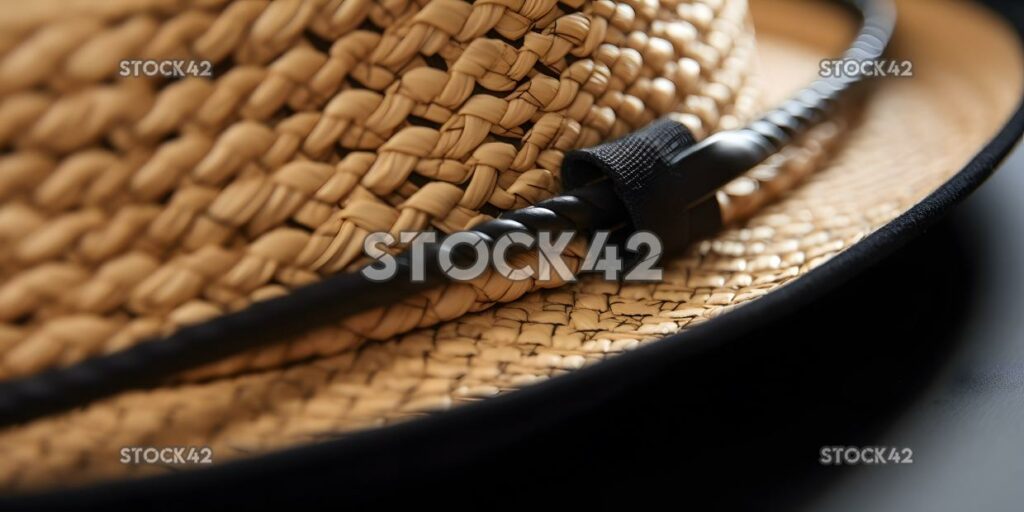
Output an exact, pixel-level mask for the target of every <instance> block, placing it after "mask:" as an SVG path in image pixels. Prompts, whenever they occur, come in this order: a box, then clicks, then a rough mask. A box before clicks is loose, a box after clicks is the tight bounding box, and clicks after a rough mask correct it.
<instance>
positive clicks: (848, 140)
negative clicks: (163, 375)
mask: <svg viewBox="0 0 1024 512" xmlns="http://www.w3.org/2000/svg"><path fill="white" fill-rule="evenodd" d="M785 4H786V2H776V0H771V2H768V1H767V0H766V1H765V2H763V3H761V4H760V5H761V6H762V8H764V7H765V6H770V9H766V10H764V11H759V12H757V15H758V21H759V23H760V22H762V21H764V20H769V21H774V22H775V25H774V26H775V31H776V37H775V38H772V37H767V38H765V39H762V40H760V41H759V47H760V48H761V50H762V52H763V56H765V57H766V64H767V65H766V66H765V67H764V68H765V69H766V70H771V76H770V78H771V80H766V83H765V86H766V93H767V94H768V96H769V99H770V100H772V101H774V100H775V99H778V98H779V97H782V96H783V95H784V94H785V93H787V92H788V91H789V90H790V89H791V88H792V87H794V86H797V85H800V83H801V82H802V81H803V80H804V77H807V76H811V75H813V73H814V71H815V68H816V63H817V61H818V60H819V59H821V58H822V57H824V56H825V55H826V53H825V50H823V48H825V47H828V46H829V44H828V41H831V39H829V37H827V36H826V34H833V33H834V32H836V30H835V27H836V26H837V25H836V24H828V23H825V22H826V21H827V20H829V18H828V17H824V16H823V17H822V18H817V17H815V19H821V21H822V23H821V25H820V30H818V31H816V32H815V31H811V32H812V33H813V35H814V38H815V39H814V41H812V42H811V43H809V44H810V46H811V48H813V49H810V50H809V49H808V46H806V45H801V44H793V43H792V42H789V41H780V40H779V39H778V37H777V34H778V33H787V34H788V33H794V32H799V30H797V28H798V27H797V25H799V26H803V27H806V24H805V22H804V21H803V19H804V18H801V16H808V17H809V14H805V13H806V11H804V10H803V9H806V5H807V4H795V6H790V7H789V8H788V10H787V9H786V8H784V7H785ZM934 5H936V3H935V2H933V0H906V1H904V2H902V3H901V8H903V9H905V10H908V11H911V12H913V11H914V10H922V9H931V8H933V6H934ZM952 5H953V4H952V3H950V4H948V5H947V8H952V7H950V6H952ZM964 5H966V4H964ZM776 9H778V10H777V11H776ZM794 9H797V10H799V11H794ZM798 14H799V15H798ZM814 14H815V15H820V14H821V13H817V12H816V13H814ZM918 14H923V13H918ZM952 14H954V15H955V19H957V20H958V23H957V24H952V25H950V30H951V31H950V33H942V34H938V33H935V31H934V30H933V25H932V23H931V21H930V20H929V18H928V17H927V16H914V15H913V14H911V15H909V16H905V17H903V21H902V22H901V28H900V31H901V32H900V33H901V34H902V36H901V37H902V38H903V39H902V43H901V44H900V45H898V46H897V47H896V49H895V50H896V53H895V55H894V56H895V57H899V58H902V57H906V58H911V59H914V61H915V62H916V63H917V64H918V66H917V67H916V69H917V73H918V75H917V76H916V77H915V79H914V80H909V81H892V82H887V83H885V84H884V86H883V87H880V88H879V90H878V91H877V92H876V94H875V96H873V97H872V99H871V101H870V103H868V104H867V105H866V108H865V109H864V112H863V114H862V115H861V116H860V120H859V121H858V120H856V119H854V120H851V121H850V122H849V125H850V126H849V128H850V130H849V135H848V136H844V137H842V138H841V140H839V139H838V138H837V135H838V133H839V130H838V129H839V128H840V125H841V124H842V123H830V124H826V125H823V126H822V127H821V128H820V129H818V130H816V131H815V132H814V133H812V134H811V136H809V137H808V138H807V139H806V140H804V141H801V142H800V144H799V145H797V146H794V147H793V148H790V149H788V150H787V151H786V152H785V153H784V154H783V155H782V156H780V157H777V158H774V159H773V160H772V161H770V162H767V163H766V164H765V165H763V166H761V167H759V168H757V169H755V170H753V171H752V172H751V173H749V175H748V176H747V177H745V178H743V179H740V180H737V181H736V182H734V183H733V184H730V185H729V186H728V187H726V189H725V190H724V191H723V194H724V195H725V196H726V197H723V198H722V199H724V200H726V201H727V205H728V206H727V208H726V210H725V211H726V213H727V214H728V216H729V217H730V218H733V219H739V218H742V217H744V216H745V215H748V214H749V213H750V212H752V211H753V208H754V207H755V206H758V205H757V203H758V202H760V201H762V200H763V199H764V197H765V196H764V194H763V191H762V190H761V189H760V188H759V187H761V186H765V187H768V188H771V187H773V186H778V185H780V184H784V183H785V182H786V181H788V180H795V179H800V178H801V177H803V176H805V175H807V173H808V172H810V171H812V170H814V169H815V168H816V167H820V166H821V165H822V164H823V163H826V162H827V164H826V165H825V168H824V170H822V171H821V172H818V173H816V174H814V175H813V176H810V177H809V178H808V179H807V182H806V183H805V184H804V185H803V186H801V187H799V188H796V189H794V190H793V192H792V193H791V194H789V195H787V196H786V197H785V199H784V200H782V201H780V202H778V203H775V204H772V205H768V206H766V207H763V208H760V209H757V210H756V213H754V215H753V216H752V217H750V218H749V219H748V220H746V221H744V222H742V223H740V224H735V225H734V226H733V227H732V228H730V229H727V230H725V231H723V232H722V233H720V234H719V235H717V236H715V237H714V238H713V239H711V240H708V241H705V242H702V243H700V244H698V245H697V246H695V247H693V248H692V250H691V251H690V252H689V253H688V254H687V255H686V256H685V257H683V258H680V259H678V260H674V261H672V262H668V263H667V267H666V274H665V279H664V281H663V282H660V283H656V284H623V285H620V284H617V283H609V282H605V281H600V280H596V279H584V280H582V281H581V282H578V283H575V284H570V285H566V286H563V287H561V288H558V289H553V290H544V291H540V292H538V293H531V294H528V295H526V296H524V297H523V298H521V299H519V300H517V301H514V302H511V303H509V304H505V305H499V306H496V307H493V308H490V309H486V310H482V311H480V312H476V313H472V314H467V315H464V316H462V317H460V318H459V319H457V320H455V321H450V322H446V323H443V324H441V325H438V326H436V327H432V328H426V329H418V330H415V331H413V332H410V333H407V334H404V335H402V336H398V337H394V338H391V339H388V340H386V341H383V342H368V343H363V344H358V345H352V346H351V347H350V348H348V349H345V350H343V351H341V352H340V353H337V354H336V355H334V356H331V357H323V358H317V359H315V360H312V361H308V362H304V363H301V364H294V365H291V366H288V367H283V366H276V367H274V368H272V369H269V370H264V371H252V372H249V373H247V374H245V375H237V376H233V377H229V378H218V379H212V380H209V381H208V382H203V383H189V384H182V385H179V386H167V387H163V388H160V389H155V390H149V391H145V392H131V393H125V394H122V395H119V396H117V397H114V398H111V399H108V400H104V401H102V402H98V403H96V404H93V405H91V406H89V407H86V408H84V409H82V410H80V411H74V412H69V413H66V414H62V415H58V416H54V417H50V418H46V419H43V420H39V421H36V422H33V423H31V424H28V425H24V426H20V427H15V428H10V429H6V430H5V431H3V432H2V433H0V461H2V463H0V486H3V487H7V488H26V487H31V486H39V485H54V484H67V483H70V482H81V481H86V480H90V479H96V478H102V477H109V476H115V475H116V476H122V475H125V474H126V473H130V474H146V473H151V472H162V471H164V470H163V469H162V468H160V467H157V466H125V465H121V464H119V463H118V456H117V454H118V450H119V449H120V448H121V447H123V446H139V445H157V446H166V445H174V446H180V445H210V446H211V447H213V450H214V454H215V455H214V457H215V459H216V460H217V461H224V460H229V459H232V458H236V457H244V456H247V455H251V454H254V453H262V452H265V451H267V450H271V449H275V448H280V447H284V446H291V445H295V444H298V443H307V442H310V441H315V440H317V439H321V438H323V437H324V436H331V435H338V434H339V433H343V432H347V431H351V430H353V429H359V428H366V427H372V426H377V425H382V424H387V423H390V422H394V421H401V420H404V419H407V418H415V417H417V416H420V415H422V414H424V413H425V412H426V411H434V410H438V409H444V408H448V407H451V406H455V405H458V404H464V403H469V402H473V401H476V400H480V399H485V398H486V397H489V396H493V395H495V394H497V393H502V392H507V391H510V390H514V389H516V388H519V387H521V386H524V385H527V384H530V383H533V382H537V381H540V380H543V379H547V378H549V377H552V376H557V375H560V374H562V373H565V372H568V371H572V370H574V369H576V368H580V367H582V366H585V365H588V364H592V363H594V362H597V361H600V360H601V359H604V358H607V357H614V356H615V355H616V354H620V353H622V352H624V351H626V350H629V349H631V348H634V347H637V346H640V345H643V344H645V343H650V342H655V340H657V339H658V338H660V337H661V336H663V335H664V334H667V333H671V332H675V331H677V330H680V329H686V328H688V327H690V326H693V325H695V324H699V323H701V322H704V321H706V320H707V319H709V318H712V317H715V316H717V315H720V314H722V313H723V312H726V311H728V310H729V309H730V308H732V307H735V306H737V305H740V304H743V303H745V302H748V301H750V300H754V299H756V298H757V297H760V296H763V295H765V294H766V293H770V292H771V291H772V290H776V289H778V288H779V287H780V286H783V285H785V284H786V283H788V282H790V281H792V280H794V279H798V278H799V277H800V276H801V275H803V274H805V273H807V272H808V271H810V270H811V269H813V268H815V267H817V266H818V265H821V264H822V263H824V262H826V261H828V259H829V258H831V257H832V256H834V255H835V254H837V253H839V252H840V251H842V250H844V249H845V248H847V247H849V246H850V245H852V244H854V243H856V242H857V241H859V240H861V239H863V238H864V237H865V236H867V235H868V234H869V233H871V232H872V231H874V230H876V229H878V228H879V227H881V226H883V225H885V223H887V222H888V221H889V220H891V219H892V218H893V217H895V216H896V215H899V214H900V213H901V212H904V211H906V209H907V208H909V207H910V206H912V205H914V204H916V203H917V202H918V201H920V200H921V198H923V197H924V196H925V195H927V194H928V193H930V192H932V191H933V190H935V188H936V187H937V186H939V185H940V184H942V183H943V182H944V181H945V180H946V179H948V178H949V177H950V176H951V175H952V174H953V173H955V172H956V170H957V169H960V168H961V167H962V165H963V164H964V163H965V162H966V160H967V159H968V158H970V157H971V156H972V155H973V154H974V152H975V151H976V149H977V148H978V147H980V146H981V144H983V143H984V142H985V141H986V140H987V138H988V137H990V136H991V134H992V133H995V131H996V130H997V129H998V127H999V126H1000V125H1001V123H1002V122H1003V121H1004V120H1003V119H1002V118H998V117H1000V116H992V115H991V112H1010V111H1011V109H1012V108H1013V107H1014V106H1015V105H1016V104H1017V101H1018V100H1019V95H1018V91H1019V90H1020V87H1021V86H1022V84H1021V80H1022V78H1021V77H1022V75H1021V74H1020V73H1019V70H1020V69H1021V67H1022V59H1021V55H1020V54H1019V49H1018V48H1019V44H1018V42H1017V39H1016V37H1015V36H1014V35H1013V34H1010V35H1007V34H1009V32H1006V33H1002V32H998V31H996V30H993V28H992V26H991V25H990V24H987V23H982V22H980V21H979V19H980V17H979V15H978V13H977V12H976V11H973V10H971V9H968V8H966V7H964V6H963V5H961V7H958V8H956V9H955V10H953V12H952ZM773 16H774V18H773ZM833 21H835V20H833ZM780 27H782V28H780ZM812 28H818V26H817V24H816V26H815V27H812ZM1001 38H1005V40H1003V39H1001ZM963 40H970V41H972V42H973V46H972V47H970V48H968V47H965V46H964V45H962V44H960V41H963ZM822 41H825V42H822ZM1006 41H1011V42H1010V43H1009V44H1007V43H1006ZM1007 48H1009V50H1007ZM978 51H981V52H982V54H984V55H989V56H993V58H997V57H998V62H1000V64H1001V66H1003V67H1005V69H1006V71H1005V72H1003V73H1002V74H995V75H994V74H992V73H990V72H986V70H988V71H991V70H990V69H989V68H988V64H986V63H985V62H983V61H982V60H981V59H978V58H977V53H976V52H978ZM949 68H953V69H960V70H963V71H965V72H964V73H963V75H962V77H961V79H958V80H949V79H948V78H949V77H948V75H947V69H949ZM1015 72H1016V73H1015ZM950 98H955V99H956V101H950ZM688 101H689V100H686V102H688ZM686 102H684V104H685V103H686ZM741 103H742V101H740V100H737V105H739V104H741ZM937 105H945V106H948V107H949V110H944V109H941V108H937ZM953 114H955V116H956V119H957V121H958V122H956V123H950V122H948V121H949V116H950V115H953ZM698 117H699V116H698ZM907 140H914V141H915V144H908V143H907V142H906V141H907ZM829 148H832V149H829ZM921 148H943V151H942V152H936V151H921V150H920V149H921ZM830 153H831V154H832V156H831V157H829V154H830ZM889 292H892V294H891V295H884V294H886V293H889ZM883 295H884V297H883ZM889 299H892V300H893V301H895V302H897V303H898V300H899V294H898V283H894V289H893V290H880V301H879V304H872V305H865V321H877V317H878V316H879V315H882V314H884V313H880V308H881V310H884V308H886V307H887V306H886V305H885V302H886V300H889ZM897 305H898V304H897ZM337 335H338V332H337V331H329V332H326V333H322V336H323V337H325V338H330V337H332V336H337ZM822 342H823V343H827V342H828V338H827V333H823V339H822ZM293 346H294V345H293ZM280 350H285V349H283V348H282V349H280ZM280 357H281V356H276V358H275V357H272V356H269V355H267V356H265V358H266V360H268V361H279V360H280ZM243 366H244V365H243ZM340 463H344V462H340Z"/></svg>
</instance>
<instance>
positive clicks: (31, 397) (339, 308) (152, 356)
mask: <svg viewBox="0 0 1024 512" xmlns="http://www.w3.org/2000/svg"><path fill="white" fill-rule="evenodd" d="M848 3H849V4H850V5H851V6H852V7H853V8H854V9H855V10H856V11H857V12H858V13H860V15H861V17H862V25H861V28H860V31H859V33H858V35H857V38H856V39H855V40H854V42H853V44H852V45H851V47H850V49H849V50H847V52H846V54H845V55H844V57H845V58H847V59H854V60H876V59H878V58H880V57H881V56H882V54H883V52H884V51H885V48H886V46H887V45H888V43H889V40H890V38H891V35H892V30H893V27H894V23H895V9H894V7H893V5H892V3H891V1H890V0H851V1H849V2H848ZM864 78H865V77H864V76H861V75H852V76H845V77H833V78H829V79H822V80H818V81H816V82H814V83H813V84H811V85H810V86H808V87H807V88H806V89H804V90H802V91H801V92H800V93H798V94H796V95H795V96H794V97H793V98H792V99H790V100H788V101H786V102H785V103H783V104H782V105H780V106H779V107H778V108H776V109H774V110H772V111H770V112H768V113H767V114H765V115H764V116H762V117H761V118H760V119H759V120H757V121H755V122H753V123H751V124H750V125H748V126H747V127H745V128H741V129H739V130H733V131H728V132H721V133H718V134H715V135H712V136H711V137H708V138H707V139H705V140H704V141H702V142H700V143H698V144H693V143H692V136H689V134H688V132H685V129H683V128H682V127H681V126H679V125H674V126H671V125H668V124H665V123H655V124H654V125H652V126H650V127H648V128H645V129H644V130H640V131H638V132H636V133H634V134H632V135H630V136H627V137H624V138H623V139H620V140H617V141H613V142H610V143H608V144H603V145H601V146H598V147H596V148H592V149H590V150H584V151H580V152H573V153H570V154H569V155H566V162H565V168H564V169H563V173H564V177H565V181H566V184H567V185H579V188H576V189H574V190H573V191H572V192H569V193H567V194H565V195H562V196H558V197H555V198H552V199H549V200H546V201H543V202H541V203H538V204H537V205H535V206H531V207H529V208H524V209H520V210H515V211H511V212H506V213H505V214H503V215H502V216H501V217H500V218H499V219H497V220H494V221H490V222H487V223H484V224H482V225H480V226H477V227H475V228H474V229H473V230H472V231H473V232H475V233H476V234H477V235H479V236H480V237H481V238H482V239H484V241H489V240H493V239H496V238H498V237H501V236H502V235H505V234H508V233H511V232H514V231H526V232H531V233H536V232H538V231H552V232H560V231H561V232H564V231H575V232H579V233H592V232H594V231H596V230H612V229H615V228H618V227H621V226H623V225H624V224H625V225H629V226H630V227H631V228H632V229H649V230H651V231H653V232H655V234H657V235H659V236H660V237H661V238H662V240H663V243H664V244H665V249H666V252H667V253H672V252H676V251H678V250H680V249H681V248H682V247H685V246H686V244H688V243H689V242H690V241H692V240H694V239H696V238H699V237H703V236H706V235H708V234H710V233H712V232H714V231H715V230H717V229H718V227H720V223H721V218H720V216H719V215H718V210H717V202H716V201H714V193H715V190H717V189H718V188H719V187H721V186H722V185H725V184H726V183H728V182H729V181H731V180H732V179H734V178H736V177H737V176H739V175H740V174H742V173H744V172H746V171H748V170H750V169H751V168H753V167H754V166H756V165H757V164H759V163H761V162H762V161H764V160H765V159H766V158H768V157H769V156H771V155H772V154H774V153H776V152H778V151H779V150H780V149H782V148H783V147H785V146H786V145H788V144H790V143H791V142H792V141H793V139H794V138H795V137H797V136H799V135H801V134H803V133H805V132H806V131H807V130H808V129H809V128H810V127H812V126H813V125H815V124H817V123H819V122H821V121H822V120H824V119H825V118H826V117H827V114H828V112H829V111H830V110H831V109H832V108H834V106H835V104H836V103H837V102H838V101H839V100H840V99H841V98H843V97H845V96H847V95H848V91H849V90H850V89H851V88H852V87H853V86H854V85H856V84H858V83H860V82H862V81H863V80H864ZM673 130H675V131H673ZM679 130H682V132H680V131H679ZM673 134H675V135H673ZM687 137H689V138H687ZM666 141H667V142H668V143H669V144H666ZM652 155H653V156H652ZM603 177H610V179H603ZM427 250H432V251H436V247H433V246H428V247H427ZM396 259H397V263H398V275H397V276H396V277H395V278H394V279H393V280H390V281H388V282H386V283H375V282H372V281H369V280H367V279H364V278H363V277H362V275H360V274H359V273H352V274H341V275H338V276H334V277H329V278H327V279H324V280H323V281H320V282H318V283H314V284H311V285H308V286H303V287H300V288H297V289H295V290H292V291H291V292H290V293H288V294H287V295H285V296H282V297H278V298H274V299H270V300H266V301H260V302H256V303H253V304H252V305H250V306H249V307H247V308H245V309H243V310H241V311H238V312H234V313H228V314H226V315H223V316H220V317H217V318H215V319H212V320H210V321H207V322H204V323H202V324H197V325H193V326H188V327H184V328H181V329H180V330H178V331H177V332H175V333H174V334H172V335H170V336H167V337H164V338H158V339H152V340H147V341H143V342H140V343H139V344H137V345H135V346H133V347H131V348H128V349H125V350H122V351H119V352H116V353H113V354H110V355H105V356H101V357H96V358H92V359H88V360H86V361H83V362H80V363H77V364H73V365H71V366H68V367H65V368H57V369H51V370H47V371H44V372H41V373H38V374H35V375H32V376H28V377H23V378H18V379H13V380H9V381H6V382H2V383H0V425H11V424H15V423H21V422H26V421H29V420H32V419H34V418H38V417H40V416H44V415H47V414H52V413H55V412H59V411H62V410H66V409H69V408H73V407H77V406H82V405H84V404H87V403H89V402H91V401H93V400H96V399H99V398H103V397H105V396H109V395H113V394H115V393H118V392H120V391H124V390H127V389H135V388H145V387H150V386H154V385H158V384H160V383H161V382H163V381H165V380H166V379H167V378H169V377H171V376H173V375H175V374H177V373H179V372H181V371H183V370H187V369H189V368H194V367H196V366H199V365H202V364H205V363H211V362H214V361H217V360H219V359H221V358H223V357H226V356H229V355H232V354H236V353H239V352H241V351H243V350H248V349H252V348H255V347H259V346H264V345H268V344H270V343H275V342H280V341H281V340H284V339H287V338H288V337H289V336H294V335H296V334H297V333H300V332H303V331H305V330H307V329H309V328H311V327H315V326H319V325H327V324H331V323H337V322H339V321H340V320H341V319H343V318H345V317H348V316H351V315H353V314H356V313H359V312H362V311H366V310H369V309H373V308H376V307H381V306H386V305H388V304H394V303H396V302H398V301H401V300H403V299H406V298H408V297H410V296H413V295H415V294H418V293H421V292H423V291H425V290H428V289H430V288H432V287H435V286H438V285H440V284H443V283H444V282H445V279H446V278H445V277H444V275H442V274H441V272H440V270H439V269H437V268H436V266H431V265H427V266H425V271H426V275H425V279H424V280H422V281H420V282H415V281H413V280H412V279H411V268H412V262H411V260H410V256H409V255H408V254H402V255H399V256H398V257H397V258H396Z"/></svg>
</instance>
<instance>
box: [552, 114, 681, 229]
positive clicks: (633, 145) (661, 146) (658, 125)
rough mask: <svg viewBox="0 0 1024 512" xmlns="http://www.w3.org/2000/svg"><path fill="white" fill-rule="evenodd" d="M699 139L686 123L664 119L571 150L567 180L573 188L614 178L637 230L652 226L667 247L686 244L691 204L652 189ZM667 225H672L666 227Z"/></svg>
mask: <svg viewBox="0 0 1024 512" xmlns="http://www.w3.org/2000/svg"><path fill="white" fill-rule="evenodd" d="M695 143H696V139H695V138H694V136H693V134H692V133H690V130H688V129H686V127H685V126H683V125H682V124H680V123H677V122H675V121H672V120H669V119H659V120H657V121H655V122H653V123H651V124H650V125H648V126H647V127H646V128H643V129H641V130H638V131H636V132H633V133H631V134H629V135H626V136H625V137H622V138H620V139H617V140H614V141H611V142H608V143H605V144H601V145H599V146H595V147H592V148H587V149H580V150H576V151H571V152H569V153H567V154H566V155H565V160H564V162H563V163H562V180H563V182H564V183H565V186H566V188H568V189H573V188H577V187H581V186H583V185H584V184H586V183H590V182H592V181H594V180H597V179H600V178H602V177H607V178H609V179H610V180H611V182H612V184H613V186H614V189H615V192H616V193H617V194H618V196H619V199H620V200H621V201H622V203H623V204H624V205H625V206H626V210H627V211H628V213H629V221H630V223H631V225H632V226H631V227H632V228H633V230H648V231H652V232H653V233H654V234H655V235H657V236H658V237H659V238H661V239H662V243H663V244H664V245H665V246H671V247H677V246H682V245H685V243H686V242H687V241H688V240H689V239H690V238H691V237H690V230H689V229H688V228H689V225H690V221H689V219H688V218H687V217H688V216H689V208H690V207H691V206H692V205H688V204H686V205H681V204H678V203H677V202H675V201H671V200H669V201H662V200H658V199H655V198H654V196H655V195H656V194H654V193H653V190H654V188H656V187H655V186H654V184H656V183H657V182H658V181H659V180H658V176H659V175H664V174H667V173H669V172H671V171H672V166H673V162H674V161H676V160H677V159H678V158H679V156H680V155H682V154H683V153H685V152H686V150H688V149H689V148H691V147H692V146H693V145H694V144H695ZM664 219H671V220H672V222H670V223H666V222H664ZM666 224H669V225H671V229H666V228H665V227H663V226H665V225H666Z"/></svg>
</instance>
